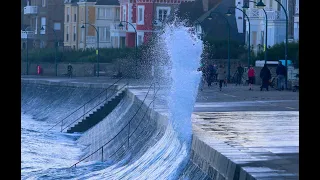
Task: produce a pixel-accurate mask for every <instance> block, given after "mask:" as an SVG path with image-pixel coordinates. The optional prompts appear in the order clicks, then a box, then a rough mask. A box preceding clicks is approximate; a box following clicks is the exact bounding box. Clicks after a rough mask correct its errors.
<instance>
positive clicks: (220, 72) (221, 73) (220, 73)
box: [217, 65, 226, 91]
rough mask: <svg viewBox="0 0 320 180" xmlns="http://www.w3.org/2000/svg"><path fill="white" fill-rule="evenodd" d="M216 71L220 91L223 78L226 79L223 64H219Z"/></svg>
mask: <svg viewBox="0 0 320 180" xmlns="http://www.w3.org/2000/svg"><path fill="white" fill-rule="evenodd" d="M217 73H218V77H217V79H218V81H219V88H220V91H221V88H222V83H224V81H225V79H226V70H225V69H224V67H223V65H220V66H219V68H218V70H217Z"/></svg>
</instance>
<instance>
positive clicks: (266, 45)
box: [242, 1, 268, 64]
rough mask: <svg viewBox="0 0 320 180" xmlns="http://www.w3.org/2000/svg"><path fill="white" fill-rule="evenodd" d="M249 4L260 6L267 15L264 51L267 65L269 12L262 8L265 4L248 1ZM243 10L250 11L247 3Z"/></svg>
mask: <svg viewBox="0 0 320 180" xmlns="http://www.w3.org/2000/svg"><path fill="white" fill-rule="evenodd" d="M248 2H253V3H254V4H255V5H259V9H262V10H263V12H264V15H265V19H266V30H265V32H266V38H265V50H264V63H265V64H267V60H268V58H267V52H268V15H267V12H266V11H265V10H264V9H263V8H261V7H264V6H265V5H264V4H263V2H261V3H262V4H261V3H260V2H258V3H257V2H255V1H248ZM242 9H244V10H247V9H249V5H248V4H247V3H245V4H244V5H243V6H242Z"/></svg>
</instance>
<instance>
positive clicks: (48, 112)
mask: <svg viewBox="0 0 320 180" xmlns="http://www.w3.org/2000/svg"><path fill="white" fill-rule="evenodd" d="M107 86H108V85H99V84H84V83H64V82H48V81H26V80H22V82H21V111H22V112H23V113H25V114H28V115H32V116H33V117H34V118H35V119H38V120H43V121H48V122H53V123H54V122H57V121H59V120H60V119H61V118H63V117H65V116H67V115H68V114H70V112H72V111H73V110H74V109H77V108H78V107H79V106H81V105H82V104H84V103H85V102H87V101H88V100H90V99H91V98H93V97H94V96H96V95H97V94H98V93H100V92H102V91H103V89H104V88H106V87H107ZM114 88H116V86H115V87H114ZM141 97H144V96H140V97H138V96H137V95H136V94H135V93H133V92H132V91H131V90H127V92H126V96H125V97H124V98H123V99H122V100H121V102H120V103H119V104H118V106H117V107H116V108H115V109H114V110H113V111H112V112H111V113H110V114H109V115H108V116H107V117H105V118H104V119H103V120H102V121H101V122H99V123H98V124H97V125H95V126H94V127H92V128H91V129H89V130H88V131H86V132H84V133H83V134H82V135H81V136H80V138H79V139H78V140H77V142H78V143H79V144H81V145H85V146H86V148H84V149H83V152H84V156H83V157H85V156H87V155H89V154H91V153H92V152H94V151H96V150H98V149H99V148H100V147H101V146H102V145H104V144H106V143H107V142H108V141H110V140H111V139H112V140H111V141H110V142H109V144H108V145H106V146H105V147H104V148H103V155H102V151H101V150H99V151H98V152H97V153H95V154H94V155H93V156H91V157H90V158H88V159H87V160H93V161H101V159H102V158H103V161H107V164H109V165H108V167H106V168H104V169H102V170H99V172H92V173H93V174H95V175H96V174H99V178H112V179H131V178H133V177H134V178H136V179H144V178H146V177H148V179H185V178H188V179H195V180H196V179H211V178H209V176H208V175H207V173H205V172H207V171H206V170H202V169H201V168H200V166H199V165H198V164H196V163H194V161H193V160H192V161H191V160H189V163H188V164H187V166H186V168H185V169H182V168H181V167H180V166H181V164H183V162H184V161H185V160H186V158H188V157H189V148H188V147H187V145H186V144H184V143H183V142H181V141H180V140H179V139H178V136H177V133H176V132H175V130H174V129H173V128H172V126H171V123H169V122H168V116H167V115H166V114H163V113H160V112H158V111H154V110H152V109H151V108H148V105H149V103H150V102H151V101H152V94H150V95H149V96H148V98H147V99H146V101H145V102H144V103H143V104H142V101H143V98H141ZM141 104H142V106H141V109H140V110H139V111H138V113H137V114H136V115H135V113H136V112H137V110H138V109H139V107H140V105H141ZM150 107H152V105H151V106H150ZM134 115H135V116H134ZM133 116H134V118H132V117H133ZM130 120H131V122H130V130H129V125H128V122H129V121H130ZM128 131H129V132H130V137H129V138H128ZM117 134H118V135H117ZM115 135H117V136H116V137H115ZM114 137H115V138H114ZM128 139H129V141H128ZM128 142H129V144H128ZM193 146H194V143H193ZM192 149H193V151H194V152H192V153H193V154H197V151H195V150H194V148H193V147H192ZM199 152H201V151H199ZM193 154H191V158H192V157H194V156H193ZM197 163H199V162H197ZM79 165H80V166H81V163H80V164H79ZM79 165H78V166H79ZM93 174H90V173H89V174H87V175H85V176H84V178H86V177H92V176H94V175H93ZM222 179H224V178H222Z"/></svg>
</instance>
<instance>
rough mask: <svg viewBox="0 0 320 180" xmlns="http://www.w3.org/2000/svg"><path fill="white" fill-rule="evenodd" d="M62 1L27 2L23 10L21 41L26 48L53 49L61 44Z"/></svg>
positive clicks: (42, 0) (41, 0) (28, 0)
mask: <svg viewBox="0 0 320 180" xmlns="http://www.w3.org/2000/svg"><path fill="white" fill-rule="evenodd" d="M63 10H64V6H63V0H27V4H26V6H25V7H24V8H23V14H24V17H26V18H22V20H23V21H28V22H23V24H27V25H28V26H27V27H24V26H22V30H21V39H22V41H26V39H27V37H28V45H29V46H28V48H54V47H55V45H57V46H61V45H62V42H63V14H64V13H63ZM30 45H31V46H30Z"/></svg>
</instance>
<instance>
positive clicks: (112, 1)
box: [96, 0, 120, 5]
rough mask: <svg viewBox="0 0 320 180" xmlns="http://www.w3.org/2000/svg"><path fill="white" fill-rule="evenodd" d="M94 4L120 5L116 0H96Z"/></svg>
mask: <svg viewBox="0 0 320 180" xmlns="http://www.w3.org/2000/svg"><path fill="white" fill-rule="evenodd" d="M96 5H120V4H119V1H118V0H97V3H96Z"/></svg>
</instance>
